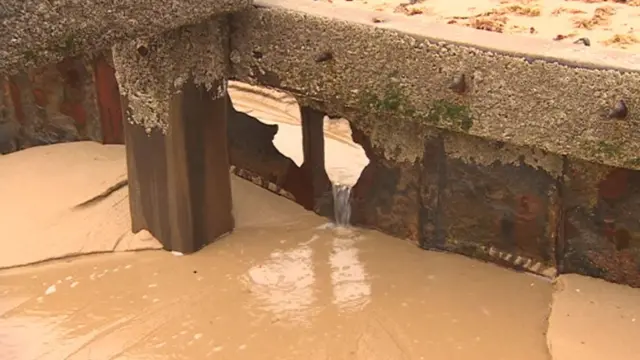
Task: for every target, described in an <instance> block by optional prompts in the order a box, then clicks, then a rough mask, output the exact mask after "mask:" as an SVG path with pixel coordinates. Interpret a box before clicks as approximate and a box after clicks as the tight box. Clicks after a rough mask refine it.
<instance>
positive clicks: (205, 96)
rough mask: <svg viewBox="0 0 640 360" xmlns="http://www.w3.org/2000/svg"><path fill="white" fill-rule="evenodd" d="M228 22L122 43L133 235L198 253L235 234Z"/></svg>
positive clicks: (117, 51) (119, 59)
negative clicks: (229, 136)
mask: <svg viewBox="0 0 640 360" xmlns="http://www.w3.org/2000/svg"><path fill="white" fill-rule="evenodd" d="M227 27H228V25H227V23H226V20H225V18H220V19H218V20H217V21H207V22H204V23H201V24H196V25H190V26H187V27H184V28H180V29H175V30H172V31H170V32H167V33H163V34H160V35H157V36H156V37H153V38H150V39H138V40H134V41H131V42H130V43H123V44H118V45H116V47H115V48H114V56H113V59H114V65H115V67H116V75H117V78H118V85H119V88H120V91H121V93H122V95H123V96H122V104H123V111H124V116H123V118H124V119H125V121H124V135H125V144H126V147H127V151H126V152H127V168H128V179H129V197H130V205H131V206H130V207H131V220H132V227H133V231H136V232H137V231H140V230H142V229H146V230H148V231H149V232H150V233H151V234H152V235H154V236H155V237H156V238H157V239H158V240H159V241H160V242H161V243H162V244H163V245H164V248H165V249H167V250H172V251H178V252H181V253H192V252H194V251H197V250H199V249H200V248H202V247H203V246H204V245H206V244H208V243H210V242H212V241H213V240H215V239H217V238H218V237H220V236H221V235H223V234H226V233H228V232H230V231H232V230H233V227H234V220H233V215H232V205H231V179H230V174H229V170H230V169H229V151H228V144H227V117H228V94H227V79H226V73H227V69H228V64H227V61H228V58H229V56H228V43H229V42H228V29H227Z"/></svg>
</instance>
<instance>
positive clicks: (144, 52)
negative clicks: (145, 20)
mask: <svg viewBox="0 0 640 360" xmlns="http://www.w3.org/2000/svg"><path fill="white" fill-rule="evenodd" d="M137 50H138V54H140V56H142V57H145V56H147V55H149V49H148V48H147V47H146V46H144V45H140V46H138V49H137Z"/></svg>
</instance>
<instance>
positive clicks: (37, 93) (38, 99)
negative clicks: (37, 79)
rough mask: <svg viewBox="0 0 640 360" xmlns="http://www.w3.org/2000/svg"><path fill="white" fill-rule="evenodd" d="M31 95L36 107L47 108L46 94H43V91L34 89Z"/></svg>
mask: <svg viewBox="0 0 640 360" xmlns="http://www.w3.org/2000/svg"><path fill="white" fill-rule="evenodd" d="M32 93H33V100H34V101H35V103H36V105H38V106H40V107H41V108H44V107H47V104H48V103H49V102H48V101H47V94H46V93H45V91H44V90H42V89H38V88H34V89H33V91H32Z"/></svg>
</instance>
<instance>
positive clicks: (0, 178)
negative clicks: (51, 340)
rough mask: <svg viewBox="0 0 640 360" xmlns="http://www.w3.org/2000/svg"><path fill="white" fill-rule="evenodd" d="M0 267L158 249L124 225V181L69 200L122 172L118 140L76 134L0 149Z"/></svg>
mask: <svg viewBox="0 0 640 360" xmlns="http://www.w3.org/2000/svg"><path fill="white" fill-rule="evenodd" d="M0 168H1V169H2V171H1V172H0V199H3V206H2V207H0V219H2V223H1V224H2V230H3V231H2V238H1V239H0V240H1V241H2V251H1V252H0V269H1V268H6V267H12V266H17V265H25V264H31V263H37V262H40V261H44V260H47V259H51V258H61V257H68V256H73V255H80V254H88V253H98V252H111V251H123V250H142V249H158V248H160V244H159V243H158V242H157V241H156V240H155V239H153V238H152V237H151V236H149V235H148V233H146V232H141V233H140V234H137V235H134V234H133V233H132V232H131V220H130V217H129V202H128V197H127V194H128V193H127V189H126V186H125V188H123V189H121V190H119V191H117V192H115V193H114V194H113V195H111V196H109V197H108V198H106V199H105V200H104V201H100V202H97V203H96V204H95V205H92V206H87V207H85V208H82V209H77V210H76V209H74V207H75V206H76V205H78V204H80V203H82V202H84V201H86V200H88V199H91V198H92V197H94V196H96V195H98V194H100V193H101V192H103V191H104V190H106V189H108V188H109V187H110V186H112V185H114V184H116V183H117V182H118V181H120V180H123V179H126V162H125V153H124V146H122V145H108V146H103V145H100V144H97V143H93V142H76V143H66V144H58V145H54V146H39V147H33V148H30V149H27V150H23V151H19V152H15V153H11V154H9V155H4V156H0Z"/></svg>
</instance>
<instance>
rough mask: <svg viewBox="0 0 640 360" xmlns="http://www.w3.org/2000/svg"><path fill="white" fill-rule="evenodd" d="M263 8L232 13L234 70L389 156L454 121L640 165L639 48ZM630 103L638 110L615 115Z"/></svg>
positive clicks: (416, 151)
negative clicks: (341, 119) (334, 118)
mask: <svg viewBox="0 0 640 360" xmlns="http://www.w3.org/2000/svg"><path fill="white" fill-rule="evenodd" d="M258 5H260V6H259V7H257V8H253V9H251V10H247V11H244V12H241V13H237V14H234V15H233V16H232V19H233V20H232V23H233V25H232V26H233V28H232V38H231V46H232V52H231V61H232V68H233V75H234V76H235V78H236V79H238V80H240V81H243V82H248V83H251V84H257V85H263V86H270V87H276V88H280V89H283V90H285V91H288V92H290V93H292V94H294V95H295V96H296V98H298V99H302V100H303V102H308V103H310V104H312V105H313V106H316V107H320V108H322V110H325V111H327V112H328V113H331V114H338V115H342V116H345V117H347V118H349V119H350V120H352V121H354V122H357V123H358V126H359V127H361V128H363V129H364V130H365V132H366V134H367V135H368V136H370V137H371V139H372V141H373V142H374V144H375V145H376V146H379V147H381V148H384V149H385V156H386V157H388V158H390V159H394V160H397V161H407V162H413V161H416V160H418V159H420V158H421V156H422V153H423V148H424V139H425V138H428V137H429V136H430V135H431V134H432V133H433V131H434V128H443V129H448V130H452V131H456V132H461V133H466V134H469V135H474V136H479V137H483V138H486V139H492V140H497V141H503V142H507V143H511V144H513V145H519V146H525V147H533V148H537V149H540V150H544V151H546V152H551V153H555V154H561V155H570V156H573V157H576V158H580V159H585V160H589V161H594V162H598V163H602V164H607V165H611V166H619V167H626V168H635V169H640V157H638V155H637V154H638V150H640V141H639V140H640V133H638V132H637V131H635V128H636V127H637V126H638V125H639V124H640V113H638V112H634V109H637V108H638V107H639V106H640V98H638V97H637V96H636V95H635V92H636V90H634V89H637V88H640V72H639V70H640V65H639V64H640V62H639V61H637V60H638V56H637V55H633V54H625V53H622V52H615V51H608V50H607V51H601V50H593V49H587V48H585V47H577V46H575V47H573V46H570V45H564V44H557V43H553V42H551V41H549V42H546V41H542V40H540V39H530V38H522V37H516V36H505V35H502V34H492V33H488V32H481V31H476V30H472V29H466V28H459V27H455V26H446V27H445V26H444V25H435V24H426V23H423V22H421V21H419V20H414V19H412V18H407V17H402V18H399V17H394V16H391V15H389V16H388V21H386V22H383V23H382V25H380V24H376V23H374V22H373V21H372V20H371V19H372V18H373V16H374V14H375V13H373V12H370V11H365V10H355V9H345V8H340V7H339V6H335V5H334V6H332V5H328V4H317V3H313V4H312V3H309V4H307V3H295V4H293V3H285V2H284V1H280V0H268V1H260V2H259V3H258ZM376 15H377V14H376ZM400 19H401V20H400ZM578 49H579V50H578ZM579 59H581V60H579ZM605 64H607V65H605ZM462 76H464V78H465V80H464V83H465V86H464V90H463V91H459V90H458V89H457V88H456V84H457V83H459V79H460V78H461V77H462ZM620 100H623V101H624V102H625V103H626V105H627V108H628V109H629V112H628V115H627V116H626V118H625V119H614V118H610V117H609V113H610V111H611V110H612V109H613V108H614V107H615V106H616V104H617V103H618V102H619V101H620ZM542 166H544V164H543V165H542ZM547 170H549V171H550V172H551V173H555V170H554V169H547Z"/></svg>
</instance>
